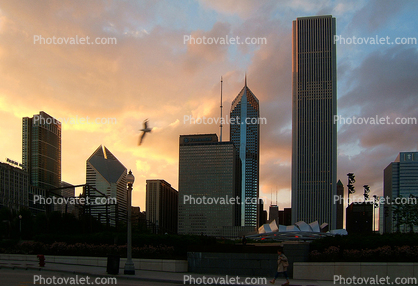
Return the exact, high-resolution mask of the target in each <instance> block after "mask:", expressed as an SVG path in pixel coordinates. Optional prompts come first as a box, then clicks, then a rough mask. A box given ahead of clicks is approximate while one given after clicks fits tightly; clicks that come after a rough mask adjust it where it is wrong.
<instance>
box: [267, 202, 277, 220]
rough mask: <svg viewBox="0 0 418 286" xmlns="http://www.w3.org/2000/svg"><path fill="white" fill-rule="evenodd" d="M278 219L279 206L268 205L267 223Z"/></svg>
mask: <svg viewBox="0 0 418 286" xmlns="http://www.w3.org/2000/svg"><path fill="white" fill-rule="evenodd" d="M278 218H279V206H278V205H270V208H269V221H271V220H273V219H275V220H277V219H278Z"/></svg>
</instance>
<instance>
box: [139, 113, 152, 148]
mask: <svg viewBox="0 0 418 286" xmlns="http://www.w3.org/2000/svg"><path fill="white" fill-rule="evenodd" d="M151 130H152V128H148V118H147V119H145V120H144V128H143V129H140V130H139V131H142V134H141V136H139V142H138V146H140V145H141V144H142V140H144V137H145V134H147V133H148V132H151Z"/></svg>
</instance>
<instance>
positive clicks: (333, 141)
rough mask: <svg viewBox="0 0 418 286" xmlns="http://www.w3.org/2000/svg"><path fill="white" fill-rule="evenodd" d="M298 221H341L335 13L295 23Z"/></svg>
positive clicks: (294, 188) (294, 146)
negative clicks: (339, 213) (339, 215)
mask: <svg viewBox="0 0 418 286" xmlns="http://www.w3.org/2000/svg"><path fill="white" fill-rule="evenodd" d="M292 33H293V36H292V224H294V223H296V222H298V221H306V222H312V221H318V222H319V224H320V225H321V224H323V223H328V224H329V226H330V229H335V228H336V225H337V219H336V217H337V214H336V213H337V206H336V204H334V203H333V198H334V195H336V193H337V188H336V183H337V124H334V116H335V115H336V114H337V57H336V44H335V43H334V35H335V34H336V20H335V18H334V17H332V16H314V17H301V18H297V19H296V20H295V21H293V29H292Z"/></svg>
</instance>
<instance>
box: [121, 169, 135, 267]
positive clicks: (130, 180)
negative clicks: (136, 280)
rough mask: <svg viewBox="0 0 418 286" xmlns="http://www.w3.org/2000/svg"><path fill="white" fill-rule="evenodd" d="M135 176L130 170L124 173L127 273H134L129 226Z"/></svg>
mask: <svg viewBox="0 0 418 286" xmlns="http://www.w3.org/2000/svg"><path fill="white" fill-rule="evenodd" d="M134 181H135V177H134V175H132V171H131V170H129V174H128V175H126V183H127V184H128V195H127V205H128V246H127V254H126V263H125V268H124V271H123V273H124V274H128V275H135V265H134V263H133V262H132V228H131V205H132V185H133V184H134Z"/></svg>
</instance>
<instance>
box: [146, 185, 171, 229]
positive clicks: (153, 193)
mask: <svg viewBox="0 0 418 286" xmlns="http://www.w3.org/2000/svg"><path fill="white" fill-rule="evenodd" d="M178 201H179V193H178V191H177V190H175V189H174V188H173V187H171V185H170V184H169V183H167V182H166V181H164V180H147V185H146V206H147V207H146V210H147V211H146V219H147V221H148V222H149V223H150V224H151V226H153V227H152V231H153V233H170V234H176V233H177V221H178Z"/></svg>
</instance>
